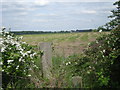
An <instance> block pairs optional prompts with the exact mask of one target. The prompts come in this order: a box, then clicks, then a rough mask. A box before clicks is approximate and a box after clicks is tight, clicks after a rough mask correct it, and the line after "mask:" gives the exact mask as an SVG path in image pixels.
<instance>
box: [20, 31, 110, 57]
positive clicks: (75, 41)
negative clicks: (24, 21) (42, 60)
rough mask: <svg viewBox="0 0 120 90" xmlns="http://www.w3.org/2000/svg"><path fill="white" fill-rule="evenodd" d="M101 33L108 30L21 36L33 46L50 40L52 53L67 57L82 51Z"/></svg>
mask: <svg viewBox="0 0 120 90" xmlns="http://www.w3.org/2000/svg"><path fill="white" fill-rule="evenodd" d="M103 34H108V32H102V33H100V32H82V33H55V34H35V35H22V36H23V41H25V42H27V43H28V44H30V45H33V46H37V45H38V44H39V43H40V42H52V47H53V50H54V51H53V53H54V55H59V56H65V57H67V56H69V55H73V54H79V53H82V52H83V51H84V49H85V48H87V45H88V44H89V43H90V42H91V41H94V40H95V39H96V38H97V37H99V36H100V35H103Z"/></svg>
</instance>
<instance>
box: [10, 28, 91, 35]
mask: <svg viewBox="0 0 120 90" xmlns="http://www.w3.org/2000/svg"><path fill="white" fill-rule="evenodd" d="M91 31H93V30H92V29H88V30H71V31H11V33H14V34H16V35H23V34H47V33H72V32H91Z"/></svg>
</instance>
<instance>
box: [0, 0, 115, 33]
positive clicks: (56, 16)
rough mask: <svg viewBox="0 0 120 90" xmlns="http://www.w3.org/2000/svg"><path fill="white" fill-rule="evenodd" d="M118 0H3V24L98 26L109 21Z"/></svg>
mask: <svg viewBox="0 0 120 90" xmlns="http://www.w3.org/2000/svg"><path fill="white" fill-rule="evenodd" d="M115 1H116V0H2V1H1V2H2V3H1V4H2V5H1V7H0V26H4V27H6V28H11V29H12V30H13V31H33V30H34V31H61V30H63V31H69V30H76V29H79V30H83V29H95V28H97V27H99V26H101V25H104V24H105V23H107V22H108V21H109V20H110V19H108V16H109V15H111V14H112V13H111V12H110V11H111V10H113V9H115V6H113V3H114V2H115Z"/></svg>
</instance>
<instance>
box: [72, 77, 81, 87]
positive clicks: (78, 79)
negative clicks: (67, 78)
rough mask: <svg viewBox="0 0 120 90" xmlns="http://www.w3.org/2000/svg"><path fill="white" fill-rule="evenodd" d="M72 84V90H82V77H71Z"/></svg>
mask: <svg viewBox="0 0 120 90" xmlns="http://www.w3.org/2000/svg"><path fill="white" fill-rule="evenodd" d="M72 84H73V87H74V88H82V77H80V76H74V77H72Z"/></svg>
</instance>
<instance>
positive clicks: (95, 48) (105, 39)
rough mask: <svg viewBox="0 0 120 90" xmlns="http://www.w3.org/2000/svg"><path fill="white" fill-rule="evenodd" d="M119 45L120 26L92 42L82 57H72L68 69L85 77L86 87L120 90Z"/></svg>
mask: <svg viewBox="0 0 120 90" xmlns="http://www.w3.org/2000/svg"><path fill="white" fill-rule="evenodd" d="M119 44H120V26H118V27H117V28H115V29H114V30H112V31H111V33H110V34H108V35H103V36H101V37H99V38H98V39H97V40H96V41H94V42H92V43H91V44H90V45H89V47H88V49H87V50H85V52H84V54H83V55H82V56H81V57H74V58H73V57H70V58H69V63H70V64H69V63H67V68H69V70H70V69H71V73H72V74H73V76H74V75H80V76H82V77H83V82H84V87H89V88H93V87H112V88H120V77H119V76H120V72H119V69H120V45H119ZM71 67H72V68H71Z"/></svg>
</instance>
